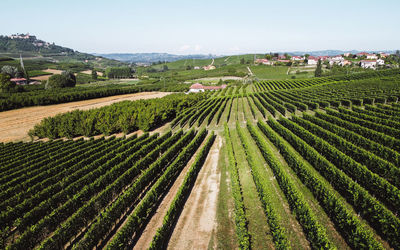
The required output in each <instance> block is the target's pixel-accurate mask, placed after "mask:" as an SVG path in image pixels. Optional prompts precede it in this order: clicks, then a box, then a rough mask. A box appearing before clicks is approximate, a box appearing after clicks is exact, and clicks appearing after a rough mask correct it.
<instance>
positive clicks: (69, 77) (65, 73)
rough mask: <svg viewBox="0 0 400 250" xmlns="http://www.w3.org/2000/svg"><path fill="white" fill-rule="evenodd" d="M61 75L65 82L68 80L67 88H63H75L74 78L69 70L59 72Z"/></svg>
mask: <svg viewBox="0 0 400 250" xmlns="http://www.w3.org/2000/svg"><path fill="white" fill-rule="evenodd" d="M61 75H63V76H65V78H67V80H68V83H67V86H65V87H75V85H76V76H75V74H74V73H72V72H71V71H69V70H66V71H63V72H61Z"/></svg>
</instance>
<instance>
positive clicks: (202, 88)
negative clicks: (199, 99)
mask: <svg viewBox="0 0 400 250" xmlns="http://www.w3.org/2000/svg"><path fill="white" fill-rule="evenodd" d="M226 87H227V85H226V84H222V85H221V86H204V85H203V84H201V83H195V84H193V85H192V86H190V89H189V93H199V92H204V91H206V90H219V89H224V88H226Z"/></svg>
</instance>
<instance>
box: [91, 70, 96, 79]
mask: <svg viewBox="0 0 400 250" xmlns="http://www.w3.org/2000/svg"><path fill="white" fill-rule="evenodd" d="M92 79H93V80H97V71H96V70H94V69H93V70H92Z"/></svg>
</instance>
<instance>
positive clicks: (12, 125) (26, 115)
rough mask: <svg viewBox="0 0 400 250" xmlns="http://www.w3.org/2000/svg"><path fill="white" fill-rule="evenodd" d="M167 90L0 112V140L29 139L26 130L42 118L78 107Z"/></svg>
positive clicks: (152, 95) (154, 95)
mask: <svg viewBox="0 0 400 250" xmlns="http://www.w3.org/2000/svg"><path fill="white" fill-rule="evenodd" d="M169 94H170V93H168V92H141V93H136V94H126V95H117V96H109V97H103V98H97V99H91V100H85V101H78V102H69V103H62V104H55V105H48V106H35V107H27V108H21V109H14V110H9V111H4V112H0V142H14V141H29V140H30V138H29V136H28V131H29V130H30V129H31V128H33V127H34V126H35V124H37V123H39V122H40V121H41V120H42V119H43V118H46V117H49V116H55V115H57V114H60V113H65V112H68V111H72V110H76V109H80V110H87V109H91V108H99V107H102V106H106V105H110V104H113V103H116V102H121V101H126V100H130V101H135V100H141V99H151V98H160V97H164V96H166V95H169Z"/></svg>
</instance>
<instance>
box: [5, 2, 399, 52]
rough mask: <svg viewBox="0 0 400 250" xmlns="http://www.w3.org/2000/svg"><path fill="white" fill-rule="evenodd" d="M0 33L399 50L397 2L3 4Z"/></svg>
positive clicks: (193, 46)
mask: <svg viewBox="0 0 400 250" xmlns="http://www.w3.org/2000/svg"><path fill="white" fill-rule="evenodd" d="M1 9H2V14H1V15H0V34H1V35H11V34H14V33H27V32H29V33H30V34H33V35H36V36H37V38H39V39H41V40H45V41H48V42H55V43H56V44H58V45H61V46H65V47H69V48H72V49H74V50H78V51H81V52H87V53H145V52H165V53H174V54H217V55H229V54H242V53H267V52H276V51H281V52H289V51H315V50H326V49H338V50H353V49H355V50H396V49H400V1H399V0H379V1H376V0H330V1H327V0H301V1H294V0H285V1H279V0H241V1H236V0H201V1H199V0H196V1H191V0H185V1H182V0H172V1H169V0H164V1H159V0H130V1H129V0H113V1H110V0H96V1H94V0H79V1H78V0H68V1H66V0H52V1H50V0H35V1H32V0H19V1H15V0H1Z"/></svg>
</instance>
